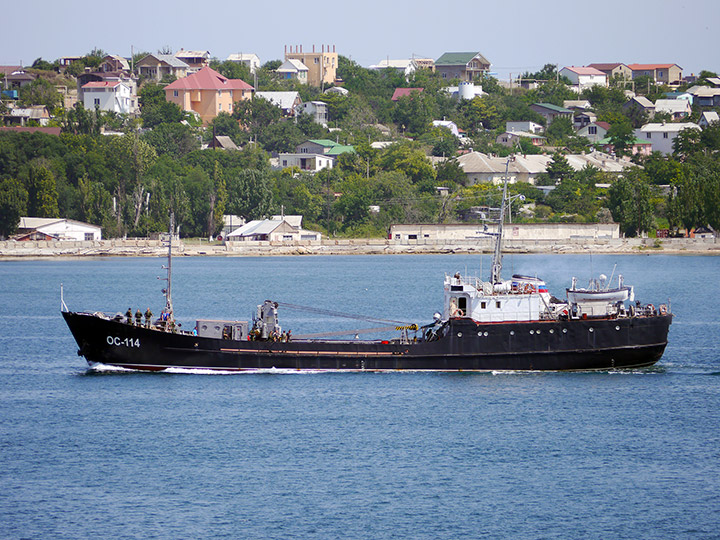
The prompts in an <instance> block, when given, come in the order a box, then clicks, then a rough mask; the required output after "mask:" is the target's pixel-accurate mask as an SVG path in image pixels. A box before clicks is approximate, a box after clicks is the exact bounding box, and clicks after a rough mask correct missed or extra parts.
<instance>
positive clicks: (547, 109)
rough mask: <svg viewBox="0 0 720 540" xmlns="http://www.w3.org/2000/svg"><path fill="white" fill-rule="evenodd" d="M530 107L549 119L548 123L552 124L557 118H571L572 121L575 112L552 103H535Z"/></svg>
mask: <svg viewBox="0 0 720 540" xmlns="http://www.w3.org/2000/svg"><path fill="white" fill-rule="evenodd" d="M530 108H531V109H532V110H533V111H535V112H536V113H538V114H539V115H541V116H542V117H543V118H545V120H547V125H548V126H549V125H550V124H552V121H553V120H555V119H556V118H558V117H559V118H569V119H570V121H571V122H572V117H573V112H572V111H571V110H570V109H566V108H564V107H558V106H557V105H553V104H552V103H533V104H532V105H530Z"/></svg>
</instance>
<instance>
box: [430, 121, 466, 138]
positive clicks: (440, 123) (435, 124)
mask: <svg viewBox="0 0 720 540" xmlns="http://www.w3.org/2000/svg"><path fill="white" fill-rule="evenodd" d="M432 124H433V127H443V128H445V129H449V130H450V133H452V134H453V135H455V136H456V137H457V138H458V139H459V138H460V131H459V130H458V127H457V124H456V123H455V122H453V121H452V120H433V123H432Z"/></svg>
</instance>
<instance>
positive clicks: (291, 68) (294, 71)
mask: <svg viewBox="0 0 720 540" xmlns="http://www.w3.org/2000/svg"><path fill="white" fill-rule="evenodd" d="M309 71H310V70H309V69H308V67H307V66H306V65H305V64H303V63H302V62H301V61H300V60H295V59H294V58H291V59H290V60H285V62H283V63H282V64H280V66H279V67H278V68H277V69H276V70H275V73H277V74H279V75H280V78H281V79H286V80H290V79H295V80H296V81H298V82H301V83H303V84H307V82H308V73H309Z"/></svg>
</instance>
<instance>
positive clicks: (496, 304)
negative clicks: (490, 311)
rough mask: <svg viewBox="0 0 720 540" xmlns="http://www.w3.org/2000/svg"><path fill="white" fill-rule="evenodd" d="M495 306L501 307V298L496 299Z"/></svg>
mask: <svg viewBox="0 0 720 540" xmlns="http://www.w3.org/2000/svg"><path fill="white" fill-rule="evenodd" d="M495 307H496V308H498V309H500V300H496V301H495Z"/></svg>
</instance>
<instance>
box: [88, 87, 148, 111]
mask: <svg viewBox="0 0 720 540" xmlns="http://www.w3.org/2000/svg"><path fill="white" fill-rule="evenodd" d="M82 91H83V105H84V106H85V108H86V109H89V110H94V109H95V107H99V108H100V110H101V111H113V112H116V113H124V114H135V113H136V112H137V95H135V94H133V86H132V85H131V84H130V83H127V82H124V81H119V80H118V81H94V82H89V83H87V84H84V85H83V87H82Z"/></svg>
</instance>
